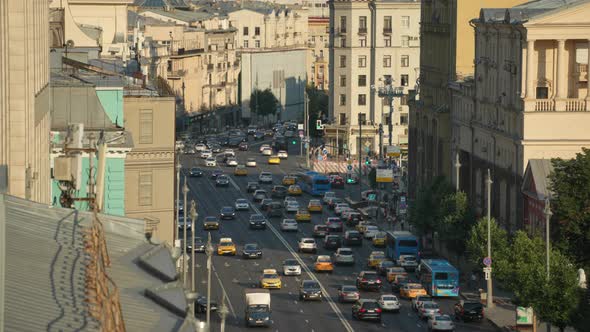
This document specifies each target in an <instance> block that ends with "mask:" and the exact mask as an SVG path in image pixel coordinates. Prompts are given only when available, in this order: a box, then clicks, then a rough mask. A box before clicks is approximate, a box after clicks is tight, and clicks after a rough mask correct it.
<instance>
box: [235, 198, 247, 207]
mask: <svg viewBox="0 0 590 332" xmlns="http://www.w3.org/2000/svg"><path fill="white" fill-rule="evenodd" d="M235 205H236V210H249V209H250V203H248V200H247V199H245V198H238V199H236V204H235Z"/></svg>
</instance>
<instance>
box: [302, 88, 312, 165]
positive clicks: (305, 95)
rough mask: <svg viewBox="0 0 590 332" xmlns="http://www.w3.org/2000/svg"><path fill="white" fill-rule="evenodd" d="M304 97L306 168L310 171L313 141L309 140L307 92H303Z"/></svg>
mask: <svg viewBox="0 0 590 332" xmlns="http://www.w3.org/2000/svg"><path fill="white" fill-rule="evenodd" d="M303 97H304V99H305V105H304V106H305V107H304V110H305V126H304V128H305V137H306V141H307V149H305V167H306V168H307V169H309V167H310V166H309V150H310V148H311V141H310V139H309V97H308V96H307V91H305V90H303Z"/></svg>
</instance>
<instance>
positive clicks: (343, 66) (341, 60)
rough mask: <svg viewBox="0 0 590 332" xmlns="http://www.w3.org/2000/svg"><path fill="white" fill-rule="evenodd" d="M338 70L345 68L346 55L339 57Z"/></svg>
mask: <svg viewBox="0 0 590 332" xmlns="http://www.w3.org/2000/svg"><path fill="white" fill-rule="evenodd" d="M340 68H346V55H341V56H340Z"/></svg>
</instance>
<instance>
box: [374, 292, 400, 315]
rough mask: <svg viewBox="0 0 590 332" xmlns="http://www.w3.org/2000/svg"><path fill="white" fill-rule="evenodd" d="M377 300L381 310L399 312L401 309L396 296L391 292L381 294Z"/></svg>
mask: <svg viewBox="0 0 590 332" xmlns="http://www.w3.org/2000/svg"><path fill="white" fill-rule="evenodd" d="M377 302H379V307H380V308H381V310H383V311H394V312H399V310H400V309H401V304H400V303H399V300H398V298H397V296H395V295H393V294H381V296H379V300H378V301H377Z"/></svg>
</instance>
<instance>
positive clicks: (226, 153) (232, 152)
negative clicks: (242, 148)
mask: <svg viewBox="0 0 590 332" xmlns="http://www.w3.org/2000/svg"><path fill="white" fill-rule="evenodd" d="M223 154H224V155H226V156H227V155H231V156H232V157H235V156H236V153H235V152H234V150H232V149H225V150H223Z"/></svg>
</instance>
